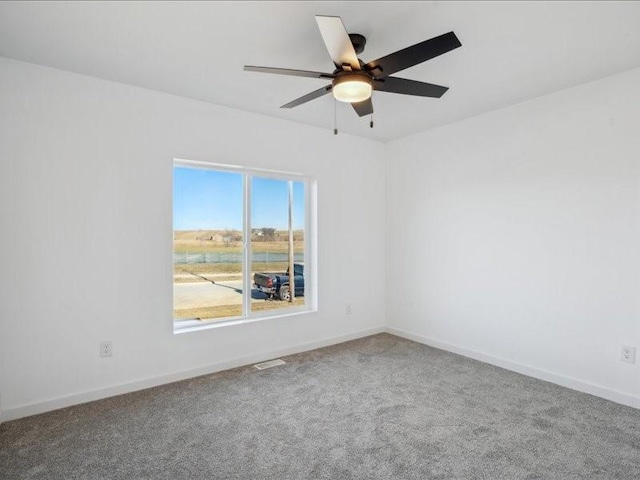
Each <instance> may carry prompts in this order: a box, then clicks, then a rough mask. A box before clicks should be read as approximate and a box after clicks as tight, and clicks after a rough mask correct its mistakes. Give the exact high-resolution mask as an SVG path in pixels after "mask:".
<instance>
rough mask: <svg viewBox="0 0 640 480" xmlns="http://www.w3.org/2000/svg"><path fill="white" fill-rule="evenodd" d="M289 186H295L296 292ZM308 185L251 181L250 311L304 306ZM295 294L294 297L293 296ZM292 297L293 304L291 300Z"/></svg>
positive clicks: (264, 180)
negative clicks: (291, 265)
mask: <svg viewBox="0 0 640 480" xmlns="http://www.w3.org/2000/svg"><path fill="white" fill-rule="evenodd" d="M289 183H291V184H292V186H293V202H292V233H293V244H292V247H293V254H294V255H293V257H294V258H293V259H294V265H295V272H296V274H295V276H294V284H295V292H292V289H291V285H290V283H291V282H290V279H289V273H288V269H289V249H290V242H289ZM305 211H306V210H305V184H304V182H289V181H287V180H274V179H270V178H262V177H253V178H252V180H251V275H252V279H253V288H252V292H251V310H252V311H253V312H259V311H264V310H272V309H283V308H291V307H300V306H302V305H304V304H305V297H304V293H305V285H304V280H305V276H304V258H305V252H304V243H305V232H304V228H305ZM292 293H293V295H292ZM290 296H292V297H293V298H292V299H291V300H292V301H289V297H290Z"/></svg>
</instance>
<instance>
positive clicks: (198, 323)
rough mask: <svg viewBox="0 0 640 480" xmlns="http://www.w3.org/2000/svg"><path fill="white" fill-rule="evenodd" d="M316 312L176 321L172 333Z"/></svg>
mask: <svg viewBox="0 0 640 480" xmlns="http://www.w3.org/2000/svg"><path fill="white" fill-rule="evenodd" d="M317 311H318V309H317V308H306V307H304V308H296V309H291V310H290V311H286V312H281V313H273V314H270V315H260V316H251V317H243V318H234V319H229V320H209V321H206V320H205V321H203V320H178V321H174V322H173V333H174V334H176V335H177V334H181V333H189V332H199V331H201V330H209V329H212V328H223V327H230V326H234V325H244V324H247V323H255V322H261V321H262V320H270V319H274V318H286V317H295V316H299V315H304V314H308V313H315V312H317Z"/></svg>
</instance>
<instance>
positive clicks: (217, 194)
mask: <svg viewBox="0 0 640 480" xmlns="http://www.w3.org/2000/svg"><path fill="white" fill-rule="evenodd" d="M173 174H174V177H173V178H174V185H173V315H174V319H175V320H176V321H185V320H215V319H220V318H229V317H238V316H242V315H243V301H242V288H243V252H244V248H243V235H242V228H243V227H242V218H243V176H242V174H239V173H228V172H222V171H216V170H209V169H202V168H192V167H184V166H175V167H174V169H173Z"/></svg>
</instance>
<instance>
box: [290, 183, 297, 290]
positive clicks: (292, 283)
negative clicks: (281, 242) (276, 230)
mask: <svg viewBox="0 0 640 480" xmlns="http://www.w3.org/2000/svg"><path fill="white" fill-rule="evenodd" d="M293 259H294V257H293V182H292V181H291V180H289V302H293V299H294V298H295V297H296V279H295V268H294V266H293Z"/></svg>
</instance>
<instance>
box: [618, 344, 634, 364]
mask: <svg viewBox="0 0 640 480" xmlns="http://www.w3.org/2000/svg"><path fill="white" fill-rule="evenodd" d="M620 360H622V361H623V362H627V363H636V347H632V346H631V345H622V349H621V350H620Z"/></svg>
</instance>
